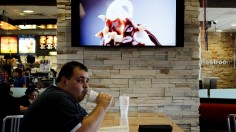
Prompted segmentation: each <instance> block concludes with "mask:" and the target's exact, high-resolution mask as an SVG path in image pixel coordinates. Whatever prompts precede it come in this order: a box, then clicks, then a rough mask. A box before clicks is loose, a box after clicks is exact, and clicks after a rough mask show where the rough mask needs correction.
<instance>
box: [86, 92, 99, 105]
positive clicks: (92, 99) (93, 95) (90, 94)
mask: <svg viewBox="0 0 236 132" xmlns="http://www.w3.org/2000/svg"><path fill="white" fill-rule="evenodd" d="M97 96H98V92H96V91H93V90H89V92H88V99H87V101H88V102H90V103H97Z"/></svg>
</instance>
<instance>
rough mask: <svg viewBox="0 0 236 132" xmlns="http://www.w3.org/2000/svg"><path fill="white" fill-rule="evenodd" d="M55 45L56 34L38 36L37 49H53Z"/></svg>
mask: <svg viewBox="0 0 236 132" xmlns="http://www.w3.org/2000/svg"><path fill="white" fill-rule="evenodd" d="M56 47H57V36H55V35H42V36H39V50H55V49H56Z"/></svg>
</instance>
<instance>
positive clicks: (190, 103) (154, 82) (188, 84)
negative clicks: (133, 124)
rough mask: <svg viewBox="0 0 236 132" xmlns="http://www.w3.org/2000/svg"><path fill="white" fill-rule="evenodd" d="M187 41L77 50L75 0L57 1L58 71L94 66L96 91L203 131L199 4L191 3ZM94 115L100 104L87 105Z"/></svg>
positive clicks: (192, 0)
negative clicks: (72, 3)
mask: <svg viewBox="0 0 236 132" xmlns="http://www.w3.org/2000/svg"><path fill="white" fill-rule="evenodd" d="M185 1H186V2H185V5H186V7H185V9H186V11H185V29H183V30H185V42H184V45H185V46H184V47H178V48H173V47H169V48H147V47H145V48H141V47H138V48H128V47H119V48H104V49H101V48H99V49H98V48H92V47H90V48H74V47H71V29H70V18H71V16H70V0H57V2H58V11H59V13H60V17H59V18H58V23H57V26H58V29H57V36H58V48H57V50H58V55H57V63H58V70H59V69H60V67H61V66H62V65H63V64H64V63H65V62H68V61H72V60H76V61H79V62H82V63H84V64H85V65H87V66H88V68H89V73H90V78H91V81H90V87H91V88H93V89H95V90H98V91H105V92H109V93H110V94H112V95H113V96H114V98H115V105H114V106H113V107H112V108H111V109H110V111H119V103H118V97H119V96H120V95H123V94H124V93H125V94H126V95H128V96H130V97H131V100H130V111H140V112H142V111H145V112H163V113H165V114H166V115H168V116H169V117H170V118H171V119H172V120H173V121H175V122H176V123H177V124H178V125H180V126H181V127H182V128H183V129H184V130H185V131H191V132H193V131H199V127H198V122H199V121H198V117H199V114H198V107H199V97H198V80H199V44H198V34H199V29H198V25H197V23H198V18H197V17H198V8H199V2H198V0H185ZM85 107H86V109H87V110H88V111H90V110H91V109H92V108H93V107H94V106H93V105H91V106H86V105H85Z"/></svg>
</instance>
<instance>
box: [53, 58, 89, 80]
mask: <svg viewBox="0 0 236 132" xmlns="http://www.w3.org/2000/svg"><path fill="white" fill-rule="evenodd" d="M77 67H78V68H79V69H81V70H84V71H86V72H88V69H87V67H86V66H85V65H84V64H82V63H80V62H77V61H71V62H67V63H66V64H65V65H64V66H63V67H62V68H61V71H60V72H59V75H58V77H57V79H56V83H58V82H60V81H61V78H62V77H63V76H65V77H66V78H67V79H70V78H71V76H72V75H73V71H74V69H75V68H77Z"/></svg>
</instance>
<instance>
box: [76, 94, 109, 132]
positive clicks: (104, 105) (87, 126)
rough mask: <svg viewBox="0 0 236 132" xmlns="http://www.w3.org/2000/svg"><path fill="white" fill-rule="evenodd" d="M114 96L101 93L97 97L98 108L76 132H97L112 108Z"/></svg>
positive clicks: (85, 119)
mask: <svg viewBox="0 0 236 132" xmlns="http://www.w3.org/2000/svg"><path fill="white" fill-rule="evenodd" d="M111 102H112V96H110V95H108V94H105V93H100V94H99V95H98V97H97V106H96V107H95V108H94V110H93V111H92V112H91V113H90V114H89V115H88V116H86V117H84V119H83V121H82V126H81V127H80V128H79V129H78V130H77V131H76V132H96V131H97V130H98V128H99V126H100V124H101V123H102V121H103V118H104V116H105V114H106V112H107V110H108V109H109V108H110V105H111Z"/></svg>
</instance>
